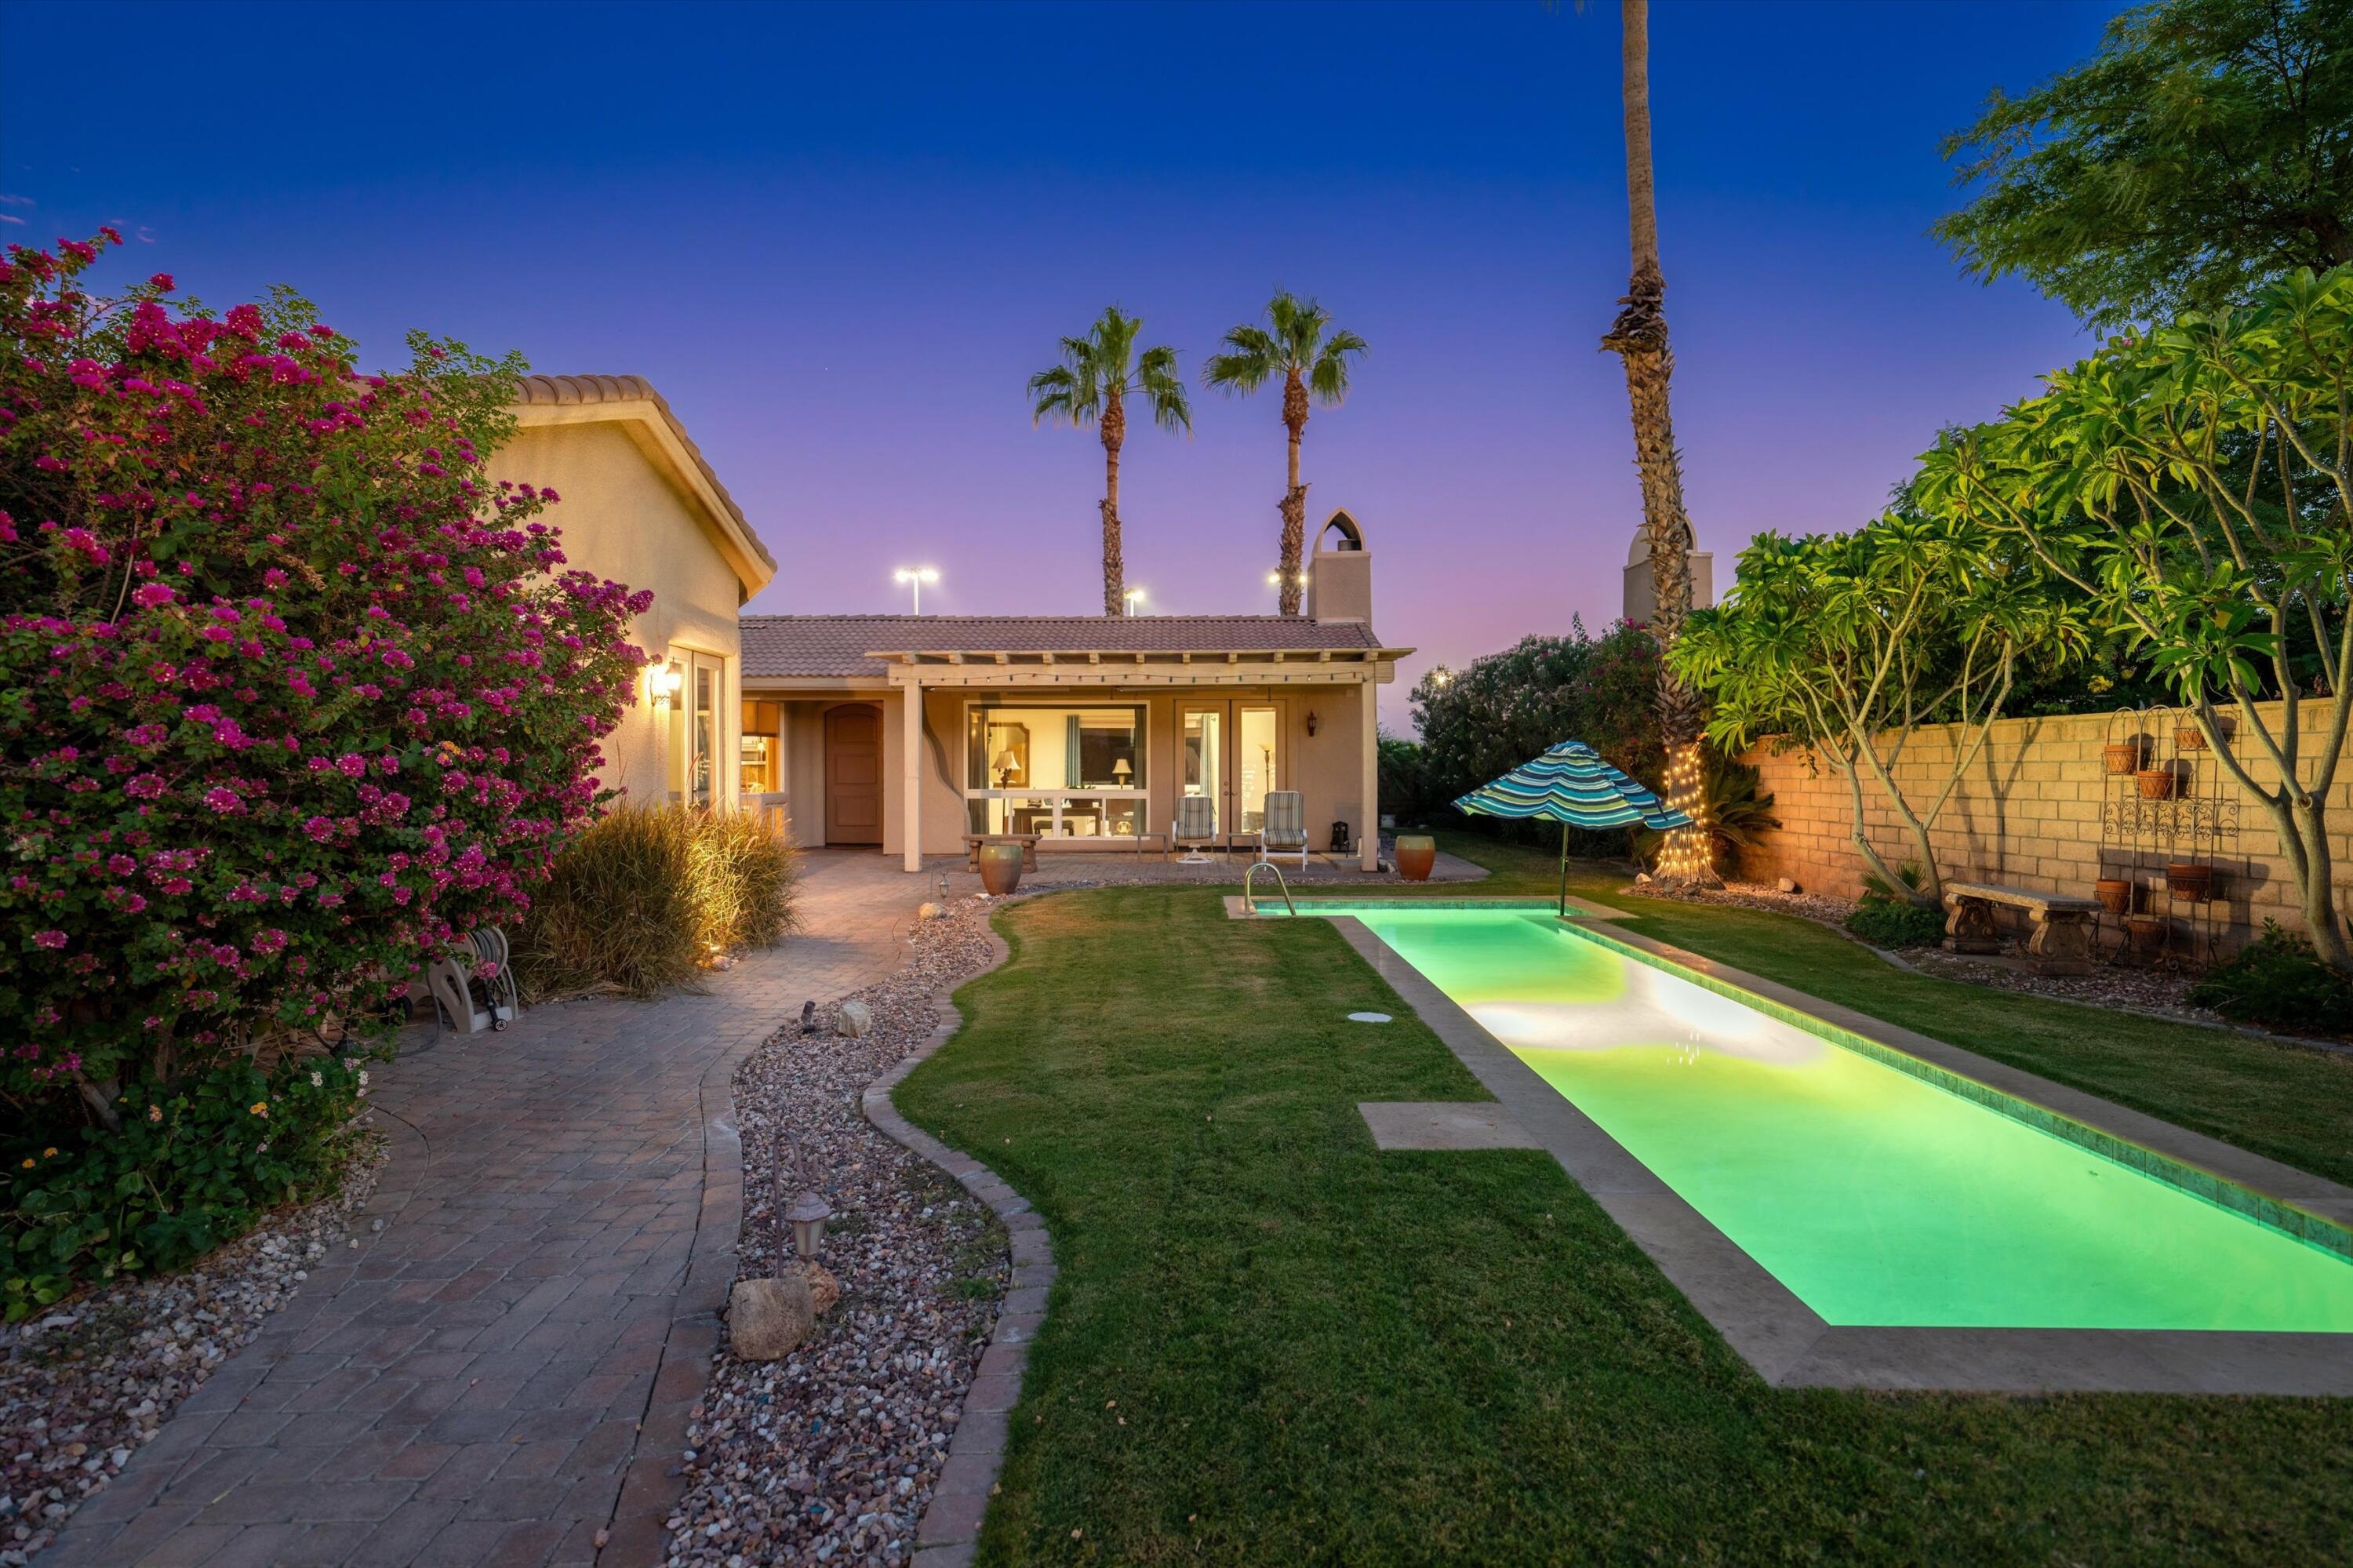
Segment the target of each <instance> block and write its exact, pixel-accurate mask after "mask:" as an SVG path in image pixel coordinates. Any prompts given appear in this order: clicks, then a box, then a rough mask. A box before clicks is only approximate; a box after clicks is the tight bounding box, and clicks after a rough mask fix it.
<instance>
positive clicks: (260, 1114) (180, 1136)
mask: <svg viewBox="0 0 2353 1568" xmlns="http://www.w3.org/2000/svg"><path fill="white" fill-rule="evenodd" d="M366 1092H367V1067H366V1059H365V1058H364V1057H360V1056H355V1055H354V1056H339V1055H335V1054H314V1055H307V1056H286V1057H282V1058H280V1060H279V1062H278V1063H277V1065H275V1066H274V1067H271V1068H270V1069H269V1070H268V1071H266V1072H265V1071H264V1070H263V1069H262V1068H261V1067H260V1066H259V1065H258V1064H256V1063H255V1062H253V1061H252V1060H250V1059H248V1058H244V1057H239V1058H237V1059H235V1060H233V1061H229V1062H225V1063H222V1064H220V1065H217V1066H216V1067H215V1068H214V1069H213V1070H212V1071H210V1072H207V1073H205V1074H202V1075H195V1076H192V1077H191V1078H190V1079H189V1080H188V1081H187V1082H186V1083H185V1085H184V1086H182V1087H181V1088H180V1089H179V1090H178V1091H177V1092H175V1093H169V1094H164V1095H162V1096H160V1097H157V1098H155V1099H152V1100H140V1099H131V1100H128V1101H126V1102H125V1103H124V1112H125V1114H124V1117H123V1128H122V1131H121V1132H120V1133H109V1132H107V1131H106V1130H105V1129H104V1128H101V1127H99V1126H97V1125H95V1124H90V1125H86V1126H84V1127H82V1128H79V1129H77V1130H76V1131H73V1132H70V1133H66V1134H63V1135H61V1141H59V1142H58V1143H43V1142H42V1141H41V1140H40V1139H37V1138H32V1137H12V1138H10V1139H6V1140H5V1143H0V1161H5V1168H0V1219H5V1226H6V1231H5V1234H6V1238H7V1239H6V1255H5V1266H0V1304H5V1313H6V1316H7V1317H8V1318H9V1319H11V1320H14V1319H18V1318H22V1317H24V1316H25V1315H26V1313H27V1312H30V1311H32V1310H33V1309H35V1308H39V1307H45V1306H47V1305H48V1304H49V1303H50V1302H52V1301H56V1300H58V1298H61V1297H63V1296H65V1295H66V1294H67V1293H68V1292H69V1290H71V1289H72V1288H73V1287H75V1286H76V1285H77V1284H78V1283H79V1282H82V1281H85V1280H89V1279H93V1278H95V1279H107V1278H111V1277H114V1276H115V1275H116V1274H118V1273H126V1272H127V1273H140V1272H143V1271H145V1270H149V1269H174V1268H180V1267H183V1266H185V1265H187V1264H189V1263H191V1262H193V1261H195V1259H196V1258H198V1257H201V1256H203V1255H205V1254H206V1253H207V1252H209V1251H211V1250H212V1249H213V1248H214V1247H216V1246H218V1245H220V1244H221V1243H223V1242H226V1241H230V1240H233V1239H234V1238H236V1237H237V1236H238V1235H241V1234H244V1233H245V1232H246V1231H248V1230H249V1229H251V1228H252V1226H253V1224H255V1222H256V1221H257V1220H258V1219H259V1214H260V1211H262V1210H264V1209H266V1208H268V1207H269V1206H270V1205H271V1204H273V1203H279V1202H296V1201H301V1200H303V1199H308V1198H312V1197H316V1196H318V1195H319V1194H321V1193H322V1192H325V1191H327V1190H328V1189H330V1188H331V1187H332V1185H333V1184H334V1181H335V1179H336V1176H337V1175H338V1173H339V1172H340V1171H342V1169H343V1164H344V1162H345V1161H346V1160H348V1159H349V1158H350V1156H351V1154H352V1153H353V1145H354V1143H355V1141H356V1140H357V1139H358V1137H359V1136H360V1135H359V1133H358V1131H357V1128H356V1127H355V1125H354V1123H353V1120H352V1117H353V1112H354V1111H356V1110H357V1109H358V1108H359V1102H360V1097H361V1096H363V1095H364V1094H366Z"/></svg>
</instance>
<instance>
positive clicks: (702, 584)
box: [490, 376, 776, 803]
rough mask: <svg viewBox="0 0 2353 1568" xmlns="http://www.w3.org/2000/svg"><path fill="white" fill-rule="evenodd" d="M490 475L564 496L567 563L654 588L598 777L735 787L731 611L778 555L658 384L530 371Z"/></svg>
mask: <svg viewBox="0 0 2353 1568" xmlns="http://www.w3.org/2000/svg"><path fill="white" fill-rule="evenodd" d="M514 413H515V417H516V421H517V425H518V429H516V431H515V434H514V439H513V440H512V441H510V442H509V443H508V444H507V445H506V446H505V447H504V448H502V449H501V450H500V451H499V452H498V453H497V454H496V455H495V456H494V457H493V458H492V459H491V463H490V474H491V478H492V479H511V480H516V481H524V480H528V481H529V482H531V483H533V484H535V485H540V486H543V487H545V488H548V489H551V490H554V492H555V493H556V494H557V495H558V496H559V497H561V498H562V499H561V500H560V501H559V502H558V503H557V504H556V505H555V507H554V509H553V510H552V511H551V512H550V513H549V514H547V515H548V521H550V522H552V523H554V524H556V525H557V526H558V527H560V528H561V529H562V530H563V545H564V552H565V556H566V557H567V559H568V560H569V562H570V564H571V565H573V566H575V567H581V568H583V569H584V570H587V571H591V572H595V573H596V575H597V576H599V577H610V578H612V579H613V580H615V581H617V582H623V583H627V584H628V585H629V587H631V588H650V589H651V590H653V596H654V601H653V605H652V607H651V608H650V609H648V610H647V611H646V612H645V614H643V615H641V616H638V618H637V620H636V623H635V630H634V635H633V637H632V641H635V642H636V643H637V644H638V647H640V648H643V649H644V650H645V651H646V652H648V653H649V654H650V655H652V656H653V660H654V662H652V663H651V664H650V665H649V666H648V668H647V671H646V673H645V674H644V676H643V677H641V684H640V686H639V689H638V701H637V703H636V705H633V706H632V707H630V708H629V709H628V710H627V711H626V712H624V713H623V715H621V724H620V727H619V728H617V730H615V731H614V732H613V734H612V735H610V736H607V737H606V740H605V757H606V768H605V770H604V772H603V773H602V775H601V776H600V779H599V782H601V783H603V784H605V785H607V786H609V787H613V788H617V789H623V790H626V791H627V792H628V798H630V799H633V800H665V799H670V800H697V801H702V802H705V803H726V802H732V801H733V800H735V799H736V797H737V795H738V793H739V792H740V790H741V789H742V788H743V783H742V779H741V767H742V762H741V757H742V749H741V736H742V725H741V715H742V713H743V700H744V695H743V674H744V658H743V642H742V633H741V630H740V629H739V625H738V620H737V614H738V611H739V610H740V609H742V608H743V605H744V600H746V599H750V598H751V597H752V596H753V595H754V594H755V593H757V592H759V591H760V590H761V589H762V588H765V587H766V586H767V585H768V580H769V579H770V578H771V577H775V576H776V559H775V557H773V556H770V555H769V554H768V551H767V547H766V546H764V545H763V544H761V542H760V537H759V535H757V534H756V533H754V531H753V529H752V525H751V524H750V523H749V522H747V521H746V520H745V519H744V513H743V509H742V508H741V507H739V506H737V505H736V504H735V501H734V498H733V496H731V495H729V494H728V493H727V487H726V486H725V485H723V484H722V483H720V482H719V476H718V475H717V474H716V473H714V472H712V468H711V464H710V463H709V462H707V461H704V459H703V456H702V452H701V451H700V450H697V449H696V447H695V444H694V442H693V440H692V439H691V438H690V437H689V436H688V435H687V433H686V427H685V426H683V425H681V423H680V422H679V419H678V416H677V415H675V414H673V413H671V412H670V405H669V404H668V403H666V402H664V401H663V400H662V397H661V394H660V393H659V392H656V391H655V390H654V389H653V387H651V386H649V385H648V384H647V382H646V380H645V378H644V377H643V376H525V377H524V378H523V383H522V394H521V396H520V397H519V399H518V400H517V402H516V404H515V408H514Z"/></svg>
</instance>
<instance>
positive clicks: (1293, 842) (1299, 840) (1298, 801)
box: [1258, 789, 1307, 870]
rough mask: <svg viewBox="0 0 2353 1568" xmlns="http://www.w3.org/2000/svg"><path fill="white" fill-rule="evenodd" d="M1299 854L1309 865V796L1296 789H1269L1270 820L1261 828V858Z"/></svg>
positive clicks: (1303, 864) (1268, 811)
mask: <svg viewBox="0 0 2353 1568" xmlns="http://www.w3.org/2000/svg"><path fill="white" fill-rule="evenodd" d="M1279 854H1295V855H1297V856H1298V857H1299V865H1300V869H1301V870H1305V869H1306V867H1307V797H1306V796H1304V795H1303V794H1301V793H1300V792H1299V791H1298V790H1296V789H1270V790H1268V791H1267V792H1266V821H1265V823H1264V824H1263V825H1262V826H1261V827H1260V829H1259V831H1258V858H1259V859H1261V860H1271V859H1272V858H1273V857H1274V856H1276V855H1279Z"/></svg>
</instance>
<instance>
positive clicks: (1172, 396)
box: [1029, 305, 1193, 615]
mask: <svg viewBox="0 0 2353 1568" xmlns="http://www.w3.org/2000/svg"><path fill="white" fill-rule="evenodd" d="M1143 331H1144V321H1143V318H1141V317H1139V316H1130V315H1123V314H1121V313H1120V308H1119V307H1118V306H1117V305H1112V306H1109V307H1107V308H1106V309H1105V310H1104V311H1103V315H1102V317H1101V319H1099V320H1098V321H1097V322H1096V323H1095V324H1094V325H1092V326H1091V327H1089V328H1088V329H1087V334H1086V335H1085V336H1084V337H1066V338H1064V339H1063V340H1062V363H1061V364H1060V365H1057V366H1054V367H1053V368H1051V369H1050V370H1041V371H1039V373H1038V374H1037V375H1035V376H1031V377H1030V378H1029V397H1030V399H1031V406H1030V409H1029V416H1030V420H1031V422H1032V423H1033V424H1041V423H1044V422H1046V421H1048V420H1052V419H1060V420H1066V421H1068V422H1069V423H1070V424H1071V425H1072V426H1074V427H1084V426H1087V425H1092V426H1094V427H1095V431H1096V434H1098V435H1099V436H1101V437H1102V438H1103V501H1102V502H1101V503H1100V504H1101V506H1102V509H1103V613H1104V614H1105V615H1125V614H1126V613H1127V599H1126V584H1125V576H1126V567H1125V564H1124V561H1123V560H1122V559H1121V556H1120V548H1119V449H1120V448H1121V447H1122V446H1124V444H1126V441H1127V399H1128V398H1129V397H1142V398H1144V399H1145V402H1146V403H1147V404H1148V405H1149V407H1150V408H1151V410H1152V422H1153V423H1154V424H1155V425H1157V426H1159V427H1160V428H1161V429H1164V430H1185V431H1188V432H1189V431H1190V430H1191V429H1192V428H1193V410H1192V408H1191V406H1190V405H1189V404H1187V402H1186V400H1185V384H1184V382H1183V381H1181V380H1179V379H1178V378H1177V376H1176V350H1175V349H1173V348H1167V347H1158V348H1147V349H1145V351H1144V352H1143V353H1142V354H1138V353H1136V351H1135V340H1136V338H1137V336H1138V335H1139V334H1142V332H1143Z"/></svg>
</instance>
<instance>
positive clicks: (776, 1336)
mask: <svg viewBox="0 0 2353 1568" xmlns="http://www.w3.org/2000/svg"><path fill="white" fill-rule="evenodd" d="M837 1294H839V1287H837ZM816 1325H817V1304H816V1303H815V1302H814V1301H812V1300H811V1299H810V1298H809V1287H808V1281H807V1280H806V1279H804V1278H802V1277H801V1276H800V1274H799V1273H798V1272H797V1271H796V1272H793V1273H790V1274H787V1275H786V1276H785V1277H783V1278H782V1279H739V1280H737V1281H736V1282H735V1287H734V1288H733V1290H731V1291H729V1292H728V1293H727V1344H728V1348H729V1349H731V1350H733V1351H734V1352H735V1353H736V1354H737V1355H738V1356H741V1357H742V1358H743V1359H744V1360H745V1361H781V1360H783V1359H784V1358H785V1357H786V1356H788V1355H790V1354H792V1352H793V1349H794V1347H795V1346H797V1345H798V1344H799V1343H800V1342H801V1341H802V1340H806V1339H807V1338H808V1336H809V1330H811V1329H812V1328H814V1327H816Z"/></svg>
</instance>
